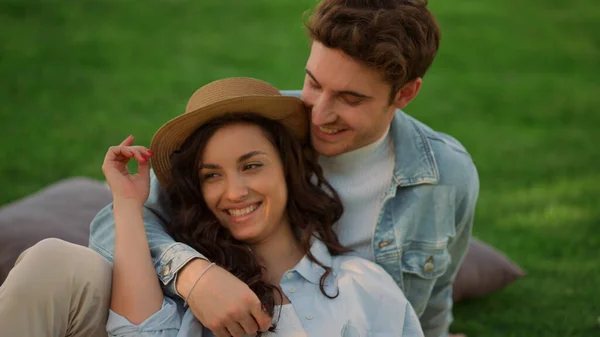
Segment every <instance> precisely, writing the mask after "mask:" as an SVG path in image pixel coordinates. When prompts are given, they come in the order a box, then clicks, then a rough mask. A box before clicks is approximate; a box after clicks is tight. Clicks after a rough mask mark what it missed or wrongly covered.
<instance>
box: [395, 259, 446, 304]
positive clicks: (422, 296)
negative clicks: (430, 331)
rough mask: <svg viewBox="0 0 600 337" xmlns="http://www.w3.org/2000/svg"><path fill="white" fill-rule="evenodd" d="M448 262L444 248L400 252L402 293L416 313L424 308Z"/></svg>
mask: <svg viewBox="0 0 600 337" xmlns="http://www.w3.org/2000/svg"><path fill="white" fill-rule="evenodd" d="M449 264H450V254H449V253H448V250H446V249H439V250H423V249H410V250H407V251H405V252H404V253H403V254H402V262H401V265H402V279H403V283H404V294H405V296H406V298H407V299H408V301H409V302H410V303H411V305H412V306H413V308H414V309H415V311H416V312H417V315H419V316H420V315H421V314H422V313H423V311H424V310H425V307H426V306H427V300H428V298H429V295H430V294H431V291H432V289H433V286H434V284H435V282H436V280H437V279H438V278H439V277H440V276H442V275H443V274H444V273H445V272H446V270H447V269H448V266H449Z"/></svg>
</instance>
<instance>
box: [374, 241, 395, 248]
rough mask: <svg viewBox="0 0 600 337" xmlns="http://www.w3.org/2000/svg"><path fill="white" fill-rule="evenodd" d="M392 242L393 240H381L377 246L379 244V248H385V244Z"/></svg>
mask: <svg viewBox="0 0 600 337" xmlns="http://www.w3.org/2000/svg"><path fill="white" fill-rule="evenodd" d="M391 244H392V241H379V243H378V244H377V246H379V248H383V247H385V246H389V245H391Z"/></svg>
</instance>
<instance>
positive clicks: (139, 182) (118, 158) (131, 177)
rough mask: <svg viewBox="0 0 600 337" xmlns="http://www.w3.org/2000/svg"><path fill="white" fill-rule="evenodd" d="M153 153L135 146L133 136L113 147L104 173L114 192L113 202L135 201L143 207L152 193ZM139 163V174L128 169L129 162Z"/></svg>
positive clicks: (103, 170) (103, 165) (105, 158)
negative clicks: (151, 168) (151, 163)
mask: <svg viewBox="0 0 600 337" xmlns="http://www.w3.org/2000/svg"><path fill="white" fill-rule="evenodd" d="M151 156H152V151H150V150H148V149H147V148H146V147H144V146H134V145H133V136H129V137H127V138H126V139H125V140H124V141H123V142H122V143H121V144H119V145H117V146H111V147H110V148H109V149H108V152H107V153H106V157H104V163H103V164H102V172H103V173H104V176H105V177H106V181H107V183H108V186H110V189H111V191H112V195H113V201H119V200H123V201H135V202H139V204H140V206H142V205H143V204H144V203H145V202H146V199H147V198H148V194H149V193H150V162H149V159H150V157H151ZM131 159H135V160H136V161H137V163H138V172H137V173H135V174H132V173H131V172H129V169H128V168H127V163H128V162H129V160H131Z"/></svg>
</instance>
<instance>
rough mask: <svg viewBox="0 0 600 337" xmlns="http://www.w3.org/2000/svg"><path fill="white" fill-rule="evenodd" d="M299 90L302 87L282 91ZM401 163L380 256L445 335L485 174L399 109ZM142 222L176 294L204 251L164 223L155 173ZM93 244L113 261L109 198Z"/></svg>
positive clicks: (381, 221)
mask: <svg viewBox="0 0 600 337" xmlns="http://www.w3.org/2000/svg"><path fill="white" fill-rule="evenodd" d="M282 93H283V94H286V95H293V96H299V95H300V91H287V92H282ZM390 131H391V135H392V138H393V143H394V151H395V167H394V171H393V177H392V181H391V184H390V187H389V189H388V190H387V192H386V195H385V198H384V203H383V207H382V210H381V212H380V214H379V217H378V220H377V224H376V226H375V230H374V233H373V240H372V245H373V251H374V252H375V262H376V263H377V264H379V265H380V266H382V267H383V268H384V269H385V270H386V271H387V272H388V273H389V274H390V275H391V276H392V278H393V279H394V281H395V282H396V283H397V284H398V286H399V287H400V288H401V289H402V290H403V291H404V293H405V296H406V298H407V299H408V301H409V302H410V304H411V305H412V306H413V308H414V310H415V311H416V313H417V315H418V316H419V319H420V322H421V325H422V328H423V331H424V333H425V336H426V337H442V336H446V335H447V333H448V327H449V325H450V323H451V322H452V283H453V280H454V278H455V276H456V273H457V272H458V268H459V266H460V264H461V262H462V260H463V257H464V255H465V253H466V251H467V248H468V247H469V240H470V237H471V230H472V226H473V217H474V213H475V206H476V203H477V198H478V194H479V177H478V174H477V170H476V168H475V165H474V163H473V161H472V159H471V157H470V155H469V154H468V153H467V152H466V150H465V149H464V147H463V146H462V145H461V144H460V143H459V142H458V141H457V140H455V139H454V138H452V137H450V136H448V135H446V134H443V133H440V132H437V131H434V130H432V129H431V128H429V127H428V126H426V125H424V124H423V123H421V122H419V121H417V120H416V119H414V118H412V117H411V116H409V115H407V114H405V113H404V112H403V111H401V110H398V111H397V112H396V114H395V117H394V119H393V121H392V124H391V128H390ZM150 188H151V190H150V196H149V197H148V200H147V201H146V204H145V207H144V224H145V226H146V233H147V237H148V243H149V246H150V251H151V255H152V259H153V263H154V267H155V269H156V272H157V274H158V276H159V278H160V280H161V283H162V285H163V286H164V290H165V292H166V293H167V294H168V295H170V296H172V297H177V296H178V295H177V292H176V291H175V282H174V280H176V277H177V273H178V271H179V270H180V269H181V268H182V267H183V266H184V265H185V264H186V263H187V262H189V261H190V260H192V259H194V258H202V257H203V256H202V255H200V254H199V253H198V252H196V251H195V250H194V249H192V248H191V247H189V246H187V245H185V244H183V243H179V242H175V241H174V240H173V239H172V238H171V237H170V236H169V235H168V234H167V233H165V231H164V229H163V227H162V223H164V222H165V221H166V212H165V211H164V210H163V209H162V208H161V205H160V204H159V201H158V196H159V189H160V187H159V183H158V180H157V179H156V177H155V176H154V174H152V175H151V186H150ZM89 245H90V248H92V249H94V250H95V251H97V252H98V253H100V254H101V255H102V256H104V257H105V258H106V259H108V260H109V261H111V262H112V259H113V247H114V246H113V245H114V219H113V213H112V205H107V206H106V207H105V208H103V209H102V210H101V211H100V212H99V213H98V214H97V215H96V217H95V218H94V220H93V221H92V223H91V233H90V243H89Z"/></svg>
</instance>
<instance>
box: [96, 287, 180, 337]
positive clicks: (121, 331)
mask: <svg viewBox="0 0 600 337" xmlns="http://www.w3.org/2000/svg"><path fill="white" fill-rule="evenodd" d="M180 328H181V316H180V315H179V312H178V310H177V304H175V302H174V301H173V300H172V299H170V298H167V297H165V298H164V300H163V304H162V307H161V308H160V310H159V311H157V312H155V313H154V314H153V315H152V316H150V317H148V318H147V319H146V320H145V321H143V322H142V323H141V324H140V325H135V324H133V323H131V322H130V321H129V320H127V318H125V317H123V316H121V315H119V314H117V313H116V312H114V311H112V310H110V311H109V314H108V321H107V322H106V331H107V332H108V334H109V336H117V337H125V336H139V335H140V334H142V335H143V334H148V335H152V336H165V337H166V336H176V335H177V333H178V331H179V329H180Z"/></svg>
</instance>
